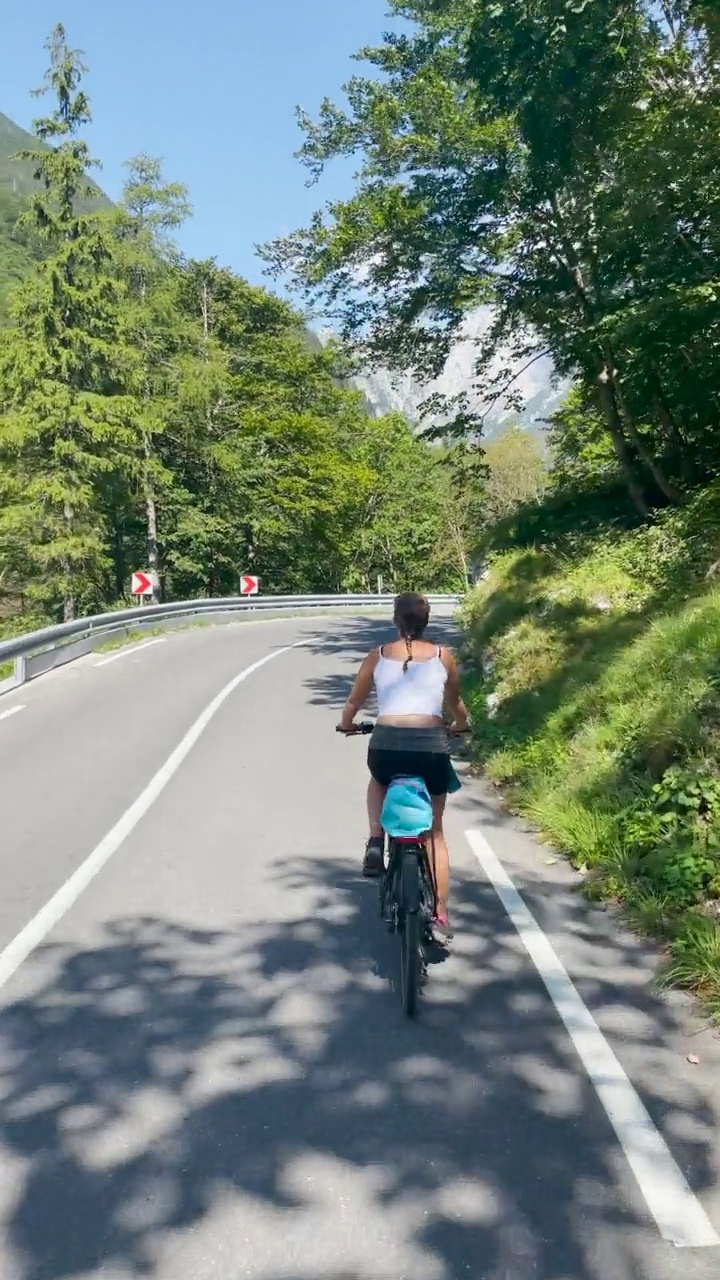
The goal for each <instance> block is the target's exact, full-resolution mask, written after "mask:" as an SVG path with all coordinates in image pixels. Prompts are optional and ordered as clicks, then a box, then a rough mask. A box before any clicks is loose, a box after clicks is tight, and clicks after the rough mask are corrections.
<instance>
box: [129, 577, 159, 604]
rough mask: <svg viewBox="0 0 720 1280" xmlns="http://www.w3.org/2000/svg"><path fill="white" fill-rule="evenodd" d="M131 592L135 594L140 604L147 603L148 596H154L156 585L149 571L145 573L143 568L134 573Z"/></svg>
mask: <svg viewBox="0 0 720 1280" xmlns="http://www.w3.org/2000/svg"><path fill="white" fill-rule="evenodd" d="M130 593H131V595H133V596H135V598H136V600H137V602H138V604H139V605H143V604H144V603H145V597H146V596H152V595H154V593H155V585H154V583H153V580H152V578H151V576H150V574H149V573H144V572H143V571H142V570H141V569H140V570H138V571H137V572H136V573H134V574H133V576H132V580H131V582H130Z"/></svg>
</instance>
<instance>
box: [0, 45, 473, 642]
mask: <svg viewBox="0 0 720 1280" xmlns="http://www.w3.org/2000/svg"><path fill="white" fill-rule="evenodd" d="M48 47H49V53H50V62H51V65H50V71H49V75H48V82H47V85H46V89H47V93H48V97H49V111H48V114H47V115H46V116H44V117H43V118H41V119H40V120H39V121H38V122H37V123H36V126H35V135H34V137H32V138H30V137H29V136H28V135H26V134H23V131H22V130H19V129H17V128H16V126H14V125H13V124H12V122H10V121H8V120H7V118H5V117H2V118H0V150H1V151H2V153H3V154H2V159H1V160H0V305H1V306H2V322H3V324H4V331H3V333H2V345H1V347H0V610H1V611H2V619H3V622H2V625H3V627H4V629H6V630H7V629H10V628H12V629H25V628H27V627H29V626H30V625H31V624H32V623H34V622H37V621H41V620H47V619H55V618H58V617H65V618H72V617H73V616H75V615H76V614H78V613H85V612H90V611H95V610H98V609H102V608H105V607H112V606H113V605H114V604H115V603H116V602H119V601H121V600H122V599H123V597H124V596H126V593H127V590H128V585H129V578H130V574H131V572H132V570H133V569H136V568H144V569H150V570H152V571H154V572H155V573H156V574H157V577H158V580H159V584H160V585H159V591H160V592H161V593H163V594H164V595H165V596H174V597H186V596H193V595H216V594H234V593H236V592H237V590H238V584H239V577H240V575H241V574H242V573H243V572H246V571H248V570H253V571H254V572H256V573H258V574H259V575H260V577H261V579H262V586H263V590H265V591H267V592H287V591H301V592H309V591H334V590H342V589H352V590H364V589H373V590H374V589H375V585H376V581H377V577H378V575H380V574H381V575H382V576H383V579H384V581H385V584H386V586H387V588H389V589H392V588H393V586H395V585H398V586H404V587H413V586H415V587H424V588H434V589H440V588H458V587H459V586H461V585H462V584H463V582H464V581H465V574H466V572H467V563H468V548H469V542H470V539H469V532H470V527H469V525H468V524H467V513H468V512H469V511H470V509H471V505H472V493H471V492H470V491H469V490H468V485H469V486H471V487H472V485H473V484H474V483H475V479H476V476H477V475H478V472H477V469H474V470H473V468H469V467H468V466H467V465H466V458H465V452H466V451H464V450H462V449H459V450H456V451H451V452H450V454H448V452H447V451H444V452H443V453H441V452H440V451H439V450H437V449H435V448H433V447H431V446H430V445H429V444H427V443H424V442H422V441H419V440H417V439H416V438H415V436H414V434H413V433H412V431H411V430H410V428H409V426H408V425H407V423H406V422H405V420H404V419H403V418H402V417H400V416H399V415H389V416H385V417H382V418H379V419H375V418H372V417H370V416H369V415H368V413H367V412H366V408H365V404H364V401H363V398H362V396H361V395H359V394H357V393H353V392H349V391H347V390H344V389H343V381H342V379H343V375H344V372H345V370H344V366H343V363H342V360H341V358H340V355H339V353H338V352H337V351H336V350H335V349H334V348H332V347H329V348H324V347H323V346H322V345H321V344H320V343H317V342H315V343H313V342H309V341H308V338H307V332H306V329H305V325H304V320H303V317H302V316H301V315H300V314H299V313H296V312H295V311H293V310H292V309H291V308H290V307H289V306H288V305H287V304H286V303H284V302H282V301H280V300H279V299H278V298H276V297H274V296H273V295H271V294H270V293H268V292H266V291H264V290H263V289H260V288H256V287H251V286H250V285H249V284H248V283H247V282H246V281H244V280H242V279H240V278H238V277H237V276H236V275H234V274H233V273H232V271H230V270H228V269H226V268H223V267H222V266H221V265H218V264H217V263H216V262H214V261H212V260H209V261H206V262H194V261H187V260H185V259H184V258H183V257H182V255H181V254H180V253H179V251H178V250H177V248H176V247H175V242H174V237H175V235H176V233H177V231H178V228H179V227H180V225H181V224H182V222H183V220H184V219H185V218H186V217H187V216H188V213H189V205H188V197H187V193H186V191H185V189H184V188H183V187H182V185H180V184H178V183H172V182H168V181H167V180H166V179H165V177H164V175H163V173H162V172H161V168H160V165H159V164H158V162H157V161H155V160H153V159H152V158H149V157H147V156H140V157H138V158H136V159H135V160H133V161H131V162H130V163H129V165H128V171H127V183H126V186H125V190H124V193H123V197H122V200H121V201H120V202H119V204H118V205H117V207H113V206H111V205H110V203H109V201H107V200H106V198H105V197H104V196H103V195H102V193H101V192H99V190H98V188H97V187H96V186H95V185H94V184H92V183H90V182H89V180H88V178H87V176H86V175H87V173H88V171H89V168H90V166H91V163H92V157H91V156H90V154H89V152H88V149H87V146H86V144H85V143H84V141H83V130H84V128H85V126H86V125H87V124H88V122H89V120H90V107H89V104H88V101H87V99H86V97H85V94H84V90H83V86H82V68H81V63H80V59H79V56H78V55H77V54H75V53H74V52H73V50H72V49H71V48H70V47H69V46H68V44H67V42H66V39H65V34H64V32H63V30H62V28H58V29H57V30H56V31H55V32H54V33H53V36H52V38H51V40H50V42H49V46H48ZM18 152H21V153H24V154H22V155H21V156H20V157H19V158H18V156H17V153H18ZM463 477H465V478H466V480H464V479H463ZM463 485H464V487H463Z"/></svg>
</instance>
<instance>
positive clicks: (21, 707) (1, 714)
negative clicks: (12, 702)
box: [0, 702, 25, 720]
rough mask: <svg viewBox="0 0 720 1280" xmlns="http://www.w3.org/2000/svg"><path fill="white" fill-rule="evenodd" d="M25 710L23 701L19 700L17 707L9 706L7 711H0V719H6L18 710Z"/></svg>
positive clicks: (14, 714)
mask: <svg viewBox="0 0 720 1280" xmlns="http://www.w3.org/2000/svg"><path fill="white" fill-rule="evenodd" d="M24 710H25V703H24V702H21V703H20V704H19V705H18V706H17V707H10V708H9V710H7V711H0V720H7V719H9V717H10V716H16V715H17V713H18V711H24Z"/></svg>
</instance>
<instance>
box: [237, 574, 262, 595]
mask: <svg viewBox="0 0 720 1280" xmlns="http://www.w3.org/2000/svg"><path fill="white" fill-rule="evenodd" d="M259 590H260V579H259V578H255V577H253V575H252V574H251V573H244V574H243V576H242V578H241V579H240V595H241V596H256V595H257V593H258V591H259Z"/></svg>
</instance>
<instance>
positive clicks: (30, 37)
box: [0, 0, 389, 283]
mask: <svg viewBox="0 0 720 1280" xmlns="http://www.w3.org/2000/svg"><path fill="white" fill-rule="evenodd" d="M386 7H387V6H386V3H385V0H204V3H203V2H202V0H122V2H121V3H115V4H112V3H107V0H104V2H103V0H24V3H23V0H19V3H18V4H17V8H16V10H15V16H14V17H13V20H12V21H11V22H9V23H8V22H5V23H4V24H3V77H2V85H1V86H0V110H2V111H4V112H5V113H6V114H7V115H9V116H11V117H12V119H13V120H15V121H16V122H17V123H18V124H20V125H23V126H24V127H25V128H28V127H29V126H30V121H31V120H32V118H33V117H34V116H35V115H37V114H39V113H40V111H41V106H40V104H39V103H38V102H37V101H36V100H34V99H32V98H31V97H30V92H29V91H30V90H31V89H32V88H35V87H36V86H37V85H39V84H40V83H41V81H42V78H43V74H44V71H45V68H46V65H47V55H46V52H45V50H44V48H43V44H44V41H45V40H46V38H47V36H48V34H49V32H50V31H51V29H52V28H53V27H54V26H55V24H56V23H57V22H62V23H63V24H64V26H65V28H66V31H67V35H68V39H69V41H70V43H71V45H73V46H74V47H75V48H80V49H83V50H84V52H85V61H86V63H87V64H88V67H89V75H88V77H87V81H86V85H87V88H88V91H89V93H90V97H91V100H92V109H93V117H94V121H93V125H92V129H91V130H90V131H89V135H88V136H89V140H90V143H91V146H92V148H93V150H94V153H95V155H96V156H97V157H98V158H99V159H101V160H102V162H103V168H102V171H101V172H100V173H98V174H97V175H96V176H97V179H98V181H99V182H100V184H101V186H103V188H104V189H105V190H106V191H107V193H108V195H109V196H111V197H115V196H117V195H118V194H119V191H120V188H121V186H122V181H123V167H122V166H123V161H124V160H126V159H127V158H128V157H130V156H133V155H137V154H138V153H139V152H141V151H144V152H146V153H148V154H149V155H156V156H162V157H163V161H164V169H165V176H166V177H167V178H168V179H172V180H177V181H181V182H185V183H186V184H187V186H188V187H189V190H190V200H191V202H192V205H193V210H194V213H193V218H192V221H191V222H190V223H189V224H188V225H187V226H186V227H185V228H184V229H183V231H182V232H181V234H180V240H181V244H182V248H183V249H184V250H185V252H186V253H188V254H190V255H192V256H194V257H198V258H202V257H216V258H217V259H218V261H219V262H220V263H221V264H222V265H227V266H230V267H232V268H233V269H234V270H236V271H238V272H240V273H242V274H243V275H245V276H247V277H248V278H249V279H251V280H253V281H254V282H257V283H261V282H264V283H267V281H264V279H263V277H262V273H261V264H260V262H259V261H258V259H257V258H256V257H255V254H254V251H253V245H254V244H256V243H258V242H259V241H264V240H268V239H271V238H273V237H274V236H277V235H283V234H285V233H286V232H288V231H291V230H293V229H295V228H296V227H298V226H301V225H303V224H304V223H305V222H306V221H307V220H308V218H309V216H310V214H311V213H312V211H313V210H314V209H315V208H316V207H317V206H318V205H319V204H320V203H322V202H323V201H324V200H325V199H327V198H332V197H334V196H338V195H343V194H346V193H348V192H349V191H350V190H351V176H352V170H353V166H352V164H344V163H343V164H339V165H336V166H333V168H332V169H331V171H330V173H329V176H328V178H327V179H326V180H325V181H324V182H323V184H322V185H321V186H320V187H319V188H318V187H316V188H313V189H309V190H308V189H307V188H306V187H305V182H306V178H307V175H306V173H305V170H304V169H303V167H302V166H301V165H300V164H299V162H298V161H297V160H295V159H294V158H293V152H294V151H295V150H296V149H297V147H298V145H299V143H300V140H301V135H300V133H299V130H298V128H297V125H296V123H295V114H294V112H295V107H296V105H298V104H299V105H301V106H303V107H305V108H307V109H308V110H310V111H311V112H314V111H315V109H316V108H317V106H318V104H319V102H320V101H321V99H322V97H323V96H324V95H326V94H327V95H328V96H330V97H339V95H340V88H341V85H342V84H343V82H344V81H345V80H346V79H347V78H348V77H349V76H350V75H351V74H352V73H353V70H354V69H357V64H354V63H353V62H352V60H351V55H352V54H353V53H354V52H355V51H356V50H357V49H358V48H360V47H361V46H362V45H363V44H366V43H375V42H376V41H377V40H378V37H379V36H380V34H381V32H382V31H383V30H384V29H385V28H387V26H388V25H389V21H388V20H387V19H386V16H385V15H386Z"/></svg>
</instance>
